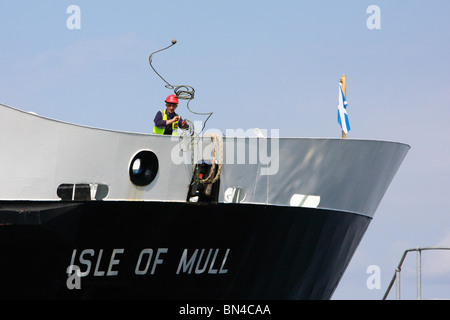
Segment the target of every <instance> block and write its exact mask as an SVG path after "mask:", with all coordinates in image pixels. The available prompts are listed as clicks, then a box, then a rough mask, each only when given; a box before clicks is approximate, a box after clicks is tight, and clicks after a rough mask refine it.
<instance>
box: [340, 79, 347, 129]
mask: <svg viewBox="0 0 450 320" xmlns="http://www.w3.org/2000/svg"><path fill="white" fill-rule="evenodd" d="M338 122H339V124H340V125H341V128H342V131H344V132H345V133H348V132H349V131H350V122H349V121H348V115H347V100H346V99H345V96H344V92H343V91H342V83H339V104H338Z"/></svg>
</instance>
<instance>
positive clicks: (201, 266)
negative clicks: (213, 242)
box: [176, 249, 230, 274]
mask: <svg viewBox="0 0 450 320" xmlns="http://www.w3.org/2000/svg"><path fill="white" fill-rule="evenodd" d="M229 252H230V249H227V250H226V252H225V254H223V258H222V262H220V257H221V255H220V254H219V253H220V249H215V250H214V249H209V250H207V249H195V251H194V253H192V255H191V256H190V257H189V255H188V249H184V251H183V254H182V256H181V259H180V263H179V264H178V269H177V273H176V274H180V273H187V274H192V272H194V273H195V274H202V273H204V272H207V273H209V274H225V273H227V272H228V270H227V269H225V264H226V262H227V258H228V254H229ZM216 261H217V263H216ZM194 266H195V268H194Z"/></svg>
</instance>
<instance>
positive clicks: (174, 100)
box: [166, 94, 178, 104]
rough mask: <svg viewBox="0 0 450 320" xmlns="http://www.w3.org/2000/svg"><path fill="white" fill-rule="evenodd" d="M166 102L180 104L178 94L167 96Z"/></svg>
mask: <svg viewBox="0 0 450 320" xmlns="http://www.w3.org/2000/svg"><path fill="white" fill-rule="evenodd" d="M166 102H167V103H175V104H178V98H177V96H176V95H174V94H171V95H170V96H168V97H167V99H166Z"/></svg>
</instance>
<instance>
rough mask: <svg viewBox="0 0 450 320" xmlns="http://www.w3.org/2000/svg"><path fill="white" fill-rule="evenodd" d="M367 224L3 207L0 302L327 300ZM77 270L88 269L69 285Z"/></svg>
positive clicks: (328, 217)
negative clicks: (70, 270) (71, 271)
mask: <svg viewBox="0 0 450 320" xmlns="http://www.w3.org/2000/svg"><path fill="white" fill-rule="evenodd" d="M370 220H371V218H369V217H366V216H363V215H358V214H354V213H347V212H340V211H332V210H323V209H310V208H299V207H280V206H268V205H249V204H198V203H173V202H128V201H117V202H113V201H104V202H102V201H93V202H50V201H49V202H42V201H40V202H27V201H23V202H18V201H1V202H0V257H1V260H0V283H1V286H0V298H3V299H5V298H11V299H16V298H19V299H24V298H25V299H28V298H31V299H72V298H73V299H96V298H101V299H105V298H123V299H183V300H184V299H329V298H330V297H331V295H332V294H333V292H334V290H335V288H336V287H337V285H338V282H339V280H340V278H341V277H342V275H343V273H344V271H345V269H346V267H347V265H348V263H349V261H350V259H351V257H352V255H353V253H354V252H355V250H356V248H357V246H358V244H359V242H360V240H361V238H362V236H363V235H364V233H365V231H366V229H367V227H368V225H369V223H370ZM202 249H203V250H202ZM183 254H184V256H183ZM80 255H81V256H82V257H80ZM80 258H81V259H80ZM147 262H148V264H147ZM71 264H73V265H76V266H78V267H79V268H80V271H81V272H85V273H87V272H88V271H89V273H88V274H87V275H86V276H83V277H81V278H79V279H77V277H76V276H75V273H74V274H73V275H72V276H71V278H70V279H69V278H68V277H69V274H68V273H67V269H68V267H69V266H70V265H71ZM68 279H69V280H72V281H67V280H68ZM78 280H79V282H77V281H78ZM68 284H69V287H70V285H72V287H74V288H73V289H69V287H68ZM78 284H79V287H80V289H77V285H78Z"/></svg>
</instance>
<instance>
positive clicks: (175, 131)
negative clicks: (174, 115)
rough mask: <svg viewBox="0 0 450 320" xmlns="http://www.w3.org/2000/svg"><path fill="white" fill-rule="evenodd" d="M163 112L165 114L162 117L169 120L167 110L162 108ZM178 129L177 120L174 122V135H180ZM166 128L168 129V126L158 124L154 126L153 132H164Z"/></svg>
mask: <svg viewBox="0 0 450 320" xmlns="http://www.w3.org/2000/svg"><path fill="white" fill-rule="evenodd" d="M161 114H162V116H163V118H162V119H163V120H164V121H167V113H166V110H161ZM177 129H178V121H175V122H174V123H172V135H173V136H177V135H178V131H177ZM165 130H166V127H157V126H154V127H153V133H156V134H164V131H165Z"/></svg>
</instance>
